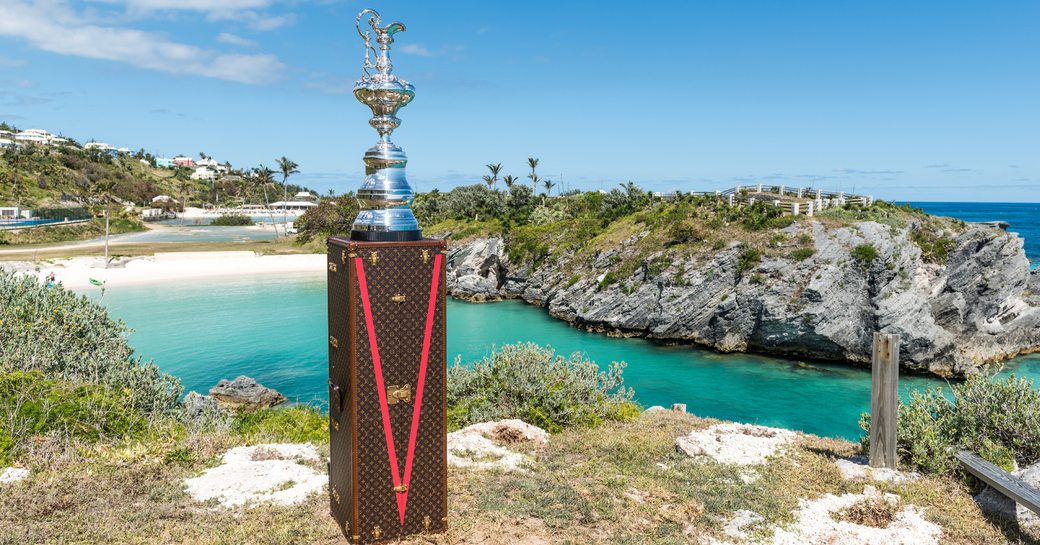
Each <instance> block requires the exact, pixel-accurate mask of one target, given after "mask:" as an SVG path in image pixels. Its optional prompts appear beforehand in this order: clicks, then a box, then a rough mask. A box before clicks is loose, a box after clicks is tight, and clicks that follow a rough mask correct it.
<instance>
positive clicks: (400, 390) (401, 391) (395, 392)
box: [386, 384, 412, 405]
mask: <svg viewBox="0 0 1040 545" xmlns="http://www.w3.org/2000/svg"><path fill="white" fill-rule="evenodd" d="M411 400H412V386H411V385H410V384H406V385H404V386H390V387H388V388H387V389H386V404H387V405H397V403H398V402H402V403H408V402H410V401H411Z"/></svg>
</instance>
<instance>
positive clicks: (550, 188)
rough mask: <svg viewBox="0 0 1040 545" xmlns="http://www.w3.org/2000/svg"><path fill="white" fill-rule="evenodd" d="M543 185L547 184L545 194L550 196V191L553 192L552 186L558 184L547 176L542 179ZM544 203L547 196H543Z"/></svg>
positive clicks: (543, 203)
mask: <svg viewBox="0 0 1040 545" xmlns="http://www.w3.org/2000/svg"><path fill="white" fill-rule="evenodd" d="M542 185H544V186H545V195H546V196H548V195H549V194H550V193H552V188H553V187H555V186H556V182H553V181H552V180H550V179H548V178H547V179H545V180H542ZM542 205H543V206H544V205H545V196H543V197H542Z"/></svg>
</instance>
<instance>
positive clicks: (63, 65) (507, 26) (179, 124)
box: [0, 0, 1040, 202]
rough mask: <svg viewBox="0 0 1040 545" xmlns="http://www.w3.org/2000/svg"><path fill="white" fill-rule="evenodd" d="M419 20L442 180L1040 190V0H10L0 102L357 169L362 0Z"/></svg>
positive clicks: (62, 120)
mask: <svg viewBox="0 0 1040 545" xmlns="http://www.w3.org/2000/svg"><path fill="white" fill-rule="evenodd" d="M364 7H374V8H376V9H378V10H379V11H380V12H381V13H382V14H383V17H384V22H390V21H395V20H400V21H402V22H404V23H405V24H406V25H407V27H408V30H407V32H405V33H403V34H399V35H398V36H397V43H396V44H395V46H394V47H395V50H394V51H395V53H394V55H393V57H394V64H395V73H397V74H398V75H399V76H400V77H402V78H405V79H407V80H409V81H411V82H412V83H414V84H415V86H416V99H415V101H414V102H413V103H412V104H411V105H409V106H408V107H407V108H405V109H403V110H402V111H401V113H400V115H399V116H400V117H401V119H402V120H403V124H402V126H401V127H400V128H399V129H398V130H397V131H396V132H395V134H394V140H395V142H397V143H398V144H399V145H401V146H402V147H403V148H404V149H405V151H406V152H407V153H408V155H409V159H410V163H409V166H408V168H409V179H410V180H411V182H412V184H413V185H414V186H416V187H417V189H419V190H424V191H425V190H429V189H431V188H434V187H440V188H449V187H452V186H454V185H458V184H460V183H474V182H477V181H479V179H480V176H481V175H483V174H484V165H485V164H487V163H489V162H501V163H503V164H504V166H505V173H512V174H514V175H517V176H523V175H524V174H526V172H527V171H526V166H525V162H526V161H525V159H526V158H527V157H531V156H533V157H538V158H540V160H541V163H540V165H541V166H540V171H541V175H542V176H543V177H548V178H551V179H554V180H559V179H560V178H562V179H563V181H564V182H565V183H566V184H567V185H568V186H569V187H571V188H587V189H593V188H599V187H608V188H609V187H614V186H616V184H617V183H618V182H622V181H625V180H632V181H635V182H637V183H639V184H640V185H643V186H644V187H647V188H650V189H654V190H670V189H680V190H687V191H690V190H706V189H715V188H724V187H729V186H732V185H734V184H738V183H744V184H746V183H750V182H752V181H762V182H764V183H778V184H779V183H783V184H787V185H807V184H811V183H813V181H814V180H815V183H816V184H817V185H820V186H822V187H826V188H835V189H838V188H840V189H843V190H847V191H851V190H853V189H855V191H857V192H867V193H872V194H874V195H877V196H880V197H883V198H891V199H897V200H905V199H910V200H980V201H1031V202H1037V201H1040V100H1038V99H1040V32H1038V31H1037V28H1040V3H1038V2H1032V1H1024V2H1001V1H993V2H975V3H960V2H952V1H943V2H925V1H919V2H859V3H852V2H831V1H821V2H773V1H763V2H745V1H726V2H723V1H715V2H706V1H705V2H642V3H638V4H637V3H620V2H598V3H592V2H531V1H525V2H494V1H483V2H477V1H472V2H448V1H437V2H432V1H425V2H418V1H415V2H400V1H370V2H368V3H365V4H361V3H357V2H350V1H339V2H337V1H306V0H293V1H278V0H87V1H77V2H71V1H69V2H64V1H59V0H38V1H33V0H0V120H7V121H8V122H11V123H13V124H16V125H18V126H19V127H21V128H44V129H48V130H51V131H55V132H62V133H64V134H66V135H68V136H72V137H74V138H76V139H78V140H81V141H89V140H90V139H96V140H98V141H104V142H107V143H109V144H112V145H115V146H127V147H131V148H134V149H137V148H140V147H144V148H146V149H147V150H149V151H152V152H154V153H156V154H160V155H167V156H169V155H173V154H177V153H183V154H189V155H197V154H198V152H200V151H204V152H206V153H207V154H210V155H214V156H215V157H216V158H217V159H218V160H222V161H223V160H228V161H231V162H232V163H233V164H235V165H236V166H255V165H258V164H260V163H265V164H267V165H272V164H273V163H274V159H275V158H277V157H279V156H281V155H286V156H288V157H290V158H291V159H293V160H295V161H296V162H298V163H299V164H300V165H301V170H302V174H301V175H300V176H299V178H298V180H299V181H300V182H303V183H306V184H307V185H310V186H311V187H314V188H316V189H319V190H322V191H324V190H326V189H330V188H332V189H335V190H337V191H345V190H348V189H354V188H356V187H357V186H358V185H359V184H360V181H361V178H362V175H363V170H362V164H361V156H362V154H363V153H364V150H365V149H367V148H368V147H369V146H370V145H371V144H372V143H373V142H374V141H375V139H376V134H375V131H373V130H372V129H371V128H370V127H368V125H367V119H368V117H369V115H370V114H369V113H367V109H366V108H365V107H364V106H362V105H361V104H359V103H357V102H356V101H355V99H354V98H353V96H352V95H351V94H350V89H351V86H352V84H353V81H354V80H355V79H356V78H357V77H358V76H359V75H360V62H361V57H362V54H363V51H362V47H361V42H360V39H359V38H358V37H357V35H356V34H355V32H354V28H353V24H354V16H355V15H356V13H357V12H358V11H359V10H361V9H362V8H364Z"/></svg>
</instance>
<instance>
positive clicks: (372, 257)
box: [368, 250, 379, 265]
mask: <svg viewBox="0 0 1040 545" xmlns="http://www.w3.org/2000/svg"><path fill="white" fill-rule="evenodd" d="M368 262H369V263H371V264H373V265H375V264H376V263H379V252H377V251H375V250H372V253H370V254H368Z"/></svg>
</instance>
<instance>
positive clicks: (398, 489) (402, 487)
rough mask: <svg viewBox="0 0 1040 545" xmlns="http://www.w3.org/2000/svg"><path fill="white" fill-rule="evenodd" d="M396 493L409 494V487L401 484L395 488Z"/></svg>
mask: <svg viewBox="0 0 1040 545" xmlns="http://www.w3.org/2000/svg"><path fill="white" fill-rule="evenodd" d="M394 492H397V493H398V494H404V493H405V492H408V485H406V484H404V483H401V484H399V485H397V486H395V487H394Z"/></svg>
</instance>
